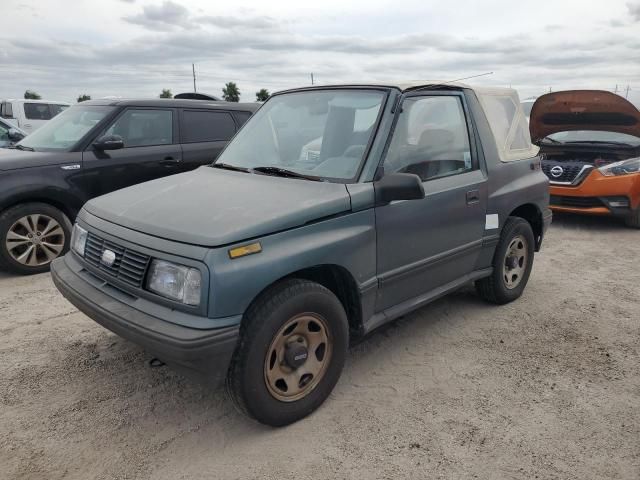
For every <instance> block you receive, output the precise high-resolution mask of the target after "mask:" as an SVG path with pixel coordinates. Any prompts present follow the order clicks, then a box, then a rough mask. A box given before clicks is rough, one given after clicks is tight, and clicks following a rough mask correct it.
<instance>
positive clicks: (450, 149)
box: [384, 96, 474, 181]
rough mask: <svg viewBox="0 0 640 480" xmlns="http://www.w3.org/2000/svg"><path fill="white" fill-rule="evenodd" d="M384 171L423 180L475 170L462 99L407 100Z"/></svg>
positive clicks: (437, 97) (452, 97)
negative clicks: (405, 174) (409, 175)
mask: <svg viewBox="0 0 640 480" xmlns="http://www.w3.org/2000/svg"><path fill="white" fill-rule="evenodd" d="M384 169H385V172H387V173H391V172H399V173H414V174H416V175H418V176H419V177H420V178H421V179H422V180H423V181H426V180H430V179H434V178H440V177H446V176H449V175H456V174H459V173H464V172H468V171H471V170H474V166H473V163H472V159H471V148H470V147H469V132H468V130H467V122H466V120H465V115H464V110H463V107H462V102H461V100H460V98H459V97H457V96H433V97H410V98H407V99H406V100H405V101H404V103H403V104H402V112H401V113H400V117H399V118H398V121H397V124H396V128H395V131H394V133H393V138H392V139H391V144H390V145H389V150H388V151H387V156H386V158H385V161H384Z"/></svg>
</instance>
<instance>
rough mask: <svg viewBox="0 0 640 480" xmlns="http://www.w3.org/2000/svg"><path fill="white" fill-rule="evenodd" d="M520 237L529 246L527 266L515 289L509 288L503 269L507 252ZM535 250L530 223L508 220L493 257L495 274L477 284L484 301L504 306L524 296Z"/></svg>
mask: <svg viewBox="0 0 640 480" xmlns="http://www.w3.org/2000/svg"><path fill="white" fill-rule="evenodd" d="M518 237H522V238H524V240H525V241H526V244H527V245H526V249H527V256H526V261H525V264H526V265H525V266H524V267H525V268H524V272H523V274H522V278H521V279H520V280H519V283H518V285H517V286H516V287H515V288H508V287H507V282H506V280H505V278H504V274H503V267H504V264H505V257H506V255H507V250H508V249H509V247H510V245H511V243H512V242H513V240H514V239H516V238H518ZM534 250H535V241H534V238H533V231H532V229H531V225H530V224H529V222H527V221H526V220H524V219H522V218H519V217H509V218H507V221H506V222H505V224H504V227H503V228H502V233H501V234H500V240H499V241H498V245H497V246H496V251H495V253H494V255H493V262H492V266H493V273H492V274H491V275H490V276H489V277H486V278H483V279H481V280H477V281H476V283H475V285H476V291H477V292H478V294H479V295H480V296H481V297H482V298H483V299H484V300H486V301H488V302H491V303H495V304H498V305H504V304H505V303H509V302H513V301H514V300H516V299H518V298H519V297H520V296H521V295H522V292H523V291H524V288H525V287H526V286H527V282H528V281H529V275H530V274H531V267H532V266H533V255H534Z"/></svg>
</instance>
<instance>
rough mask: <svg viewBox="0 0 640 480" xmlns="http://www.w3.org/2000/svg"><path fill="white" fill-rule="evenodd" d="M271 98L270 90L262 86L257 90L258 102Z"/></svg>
mask: <svg viewBox="0 0 640 480" xmlns="http://www.w3.org/2000/svg"><path fill="white" fill-rule="evenodd" d="M267 98H269V90H267V89H266V88H261V89H260V90H258V91H257V92H256V102H266V101H267Z"/></svg>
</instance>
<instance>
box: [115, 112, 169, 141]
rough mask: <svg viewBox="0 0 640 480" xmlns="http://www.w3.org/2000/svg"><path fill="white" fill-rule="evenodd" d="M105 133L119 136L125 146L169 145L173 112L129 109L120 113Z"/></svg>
mask: <svg viewBox="0 0 640 480" xmlns="http://www.w3.org/2000/svg"><path fill="white" fill-rule="evenodd" d="M105 134H106V135H119V136H121V137H122V139H123V140H124V146H125V148H126V147H146V146H152V145H169V144H171V143H173V112H172V111H171V110H135V109H130V110H127V111H126V112H124V113H123V114H122V115H120V117H118V118H117V119H116V121H115V122H113V123H112V124H111V126H110V127H109V128H108V129H107V130H106V132H105Z"/></svg>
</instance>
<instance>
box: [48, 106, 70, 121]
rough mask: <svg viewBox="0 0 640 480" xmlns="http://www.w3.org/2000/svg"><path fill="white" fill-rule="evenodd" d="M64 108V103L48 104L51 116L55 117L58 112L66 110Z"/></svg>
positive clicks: (65, 107)
mask: <svg viewBox="0 0 640 480" xmlns="http://www.w3.org/2000/svg"><path fill="white" fill-rule="evenodd" d="M66 109H67V106H66V105H58V104H56V103H50V104H49V110H50V111H51V118H53V117H55V116H56V115H58V114H59V113H60V112H62V111H63V110H66Z"/></svg>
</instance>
